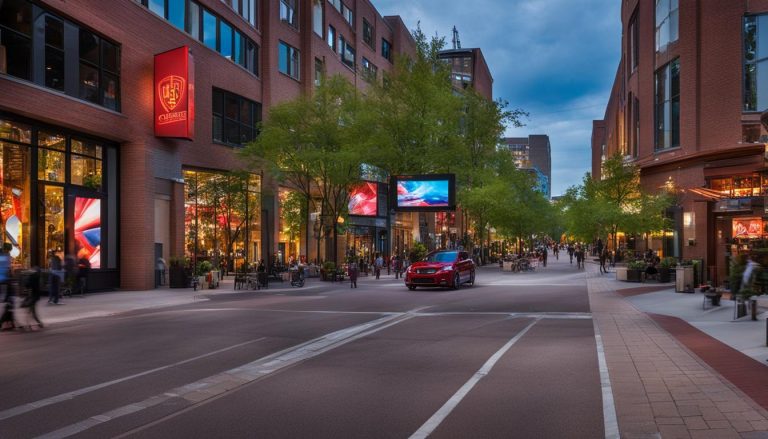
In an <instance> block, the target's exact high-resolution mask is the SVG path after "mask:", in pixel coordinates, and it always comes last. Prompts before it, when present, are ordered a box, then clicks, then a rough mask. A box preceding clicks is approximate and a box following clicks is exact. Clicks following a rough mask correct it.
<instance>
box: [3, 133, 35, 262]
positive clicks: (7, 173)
mask: <svg viewBox="0 0 768 439" xmlns="http://www.w3.org/2000/svg"><path fill="white" fill-rule="evenodd" d="M0 154H1V155H0V172H2V174H0V222H1V223H2V224H1V225H2V229H3V235H4V237H5V239H4V240H3V242H4V243H9V244H11V259H12V262H13V265H14V266H17V267H18V266H28V265H29V261H30V250H31V248H30V237H29V225H30V221H29V193H30V175H29V168H30V159H29V147H28V146H23V145H17V144H13V143H8V142H0Z"/></svg>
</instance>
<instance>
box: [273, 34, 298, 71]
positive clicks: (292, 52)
mask: <svg viewBox="0 0 768 439" xmlns="http://www.w3.org/2000/svg"><path fill="white" fill-rule="evenodd" d="M283 48H285V49H286V51H287V53H286V62H287V64H286V66H285V67H286V71H283V70H282V65H281V60H280V59H281V56H280V53H281V50H282V49H283ZM291 61H294V62H293V63H292V62H291ZM291 67H293V69H292V68H291ZM277 71H278V72H280V73H282V74H283V75H285V76H288V77H289V78H291V79H294V80H296V81H301V73H300V72H301V51H300V50H299V49H297V48H295V47H293V46H291V45H290V44H288V43H286V42H285V41H283V40H278V43H277ZM294 73H295V75H294Z"/></svg>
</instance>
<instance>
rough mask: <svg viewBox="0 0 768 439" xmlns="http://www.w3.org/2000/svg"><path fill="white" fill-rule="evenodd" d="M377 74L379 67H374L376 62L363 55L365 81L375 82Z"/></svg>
mask: <svg viewBox="0 0 768 439" xmlns="http://www.w3.org/2000/svg"><path fill="white" fill-rule="evenodd" d="M378 74H379V68H378V67H376V64H374V63H372V62H370V61H369V60H368V58H365V57H363V79H364V80H365V81H367V82H376V78H377V77H378Z"/></svg>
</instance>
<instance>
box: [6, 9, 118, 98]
mask: <svg viewBox="0 0 768 439" xmlns="http://www.w3.org/2000/svg"><path fill="white" fill-rule="evenodd" d="M35 8H37V7H35ZM40 12H41V13H37V12H36V13H35V19H34V22H33V21H32V4H31V3H29V2H27V1H21V0H13V1H6V2H3V3H1V4H0V38H1V39H0V42H2V46H3V47H4V48H5V54H6V56H5V59H2V60H0V72H2V73H6V74H9V75H11V76H15V77H18V78H21V79H26V80H28V81H34V82H36V83H38V84H40V85H43V86H45V87H48V88H51V89H54V90H58V91H61V92H65V93H67V94H71V95H74V96H76V97H78V98H80V99H83V100H86V101H89V102H92V103H94V104H97V105H101V106H103V107H107V108H109V109H111V110H115V111H119V110H120V48H119V47H118V46H117V45H115V44H113V43H111V42H109V41H107V40H105V39H103V38H101V37H100V36H98V35H96V34H94V33H93V32H90V31H88V30H87V29H84V28H81V27H79V26H77V25H76V24H74V23H71V22H68V21H66V20H63V19H61V18H59V17H56V16H54V15H52V14H49V13H47V12H45V11H44V10H43V11H40ZM33 29H34V30H35V34H36V35H40V40H41V41H40V44H35V45H34V46H33V45H32V38H31V36H32V31H33ZM65 49H66V50H65ZM67 58H71V59H72V64H69V63H68V62H67V61H66V60H67ZM41 64H42V65H41ZM66 65H72V66H73V68H72V69H71V70H69V71H70V72H71V74H69V75H67V74H66V72H67V71H68V68H65V66H66ZM33 71H39V72H43V74H42V75H41V76H40V77H39V78H38V77H36V76H33V74H32V72H33Z"/></svg>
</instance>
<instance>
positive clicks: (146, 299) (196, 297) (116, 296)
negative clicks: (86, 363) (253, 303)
mask: <svg viewBox="0 0 768 439" xmlns="http://www.w3.org/2000/svg"><path fill="white" fill-rule="evenodd" d="M319 287H320V281H319V280H318V279H314V278H313V279H307V282H306V284H305V286H304V287H302V288H301V289H302V290H306V289H316V288H319ZM292 290H295V288H293V287H291V284H290V282H282V283H281V282H280V281H276V282H275V281H273V282H271V283H270V288H268V289H262V290H246V289H240V290H235V289H234V283H233V278H232V277H231V276H230V277H229V278H227V279H225V280H223V281H222V282H221V283H220V285H219V287H218V288H215V289H202V290H201V289H198V290H197V291H193V290H192V288H167V287H161V288H158V289H155V290H147V291H110V292H102V293H92V294H87V295H85V296H73V297H65V298H62V300H61V301H60V304H59V305H49V304H48V303H47V300H48V299H47V297H46V296H43V297H42V298H41V300H40V302H39V303H38V305H37V311H38V315H39V316H40V320H42V321H43V324H45V325H50V324H57V323H64V322H71V321H75V320H80V319H87V318H93V317H105V316H111V315H116V314H122V313H126V312H129V311H137V310H142V309H154V308H165V307H171V306H179V305H187V304H190V303H196V302H201V301H207V300H209V299H208V298H209V297H210V296H215V295H220V294H275V293H281V292H286V291H292ZM16 312H17V315H16V319H17V320H18V321H19V322H20V323H21V324H24V325H26V324H27V313H26V311H25V310H24V309H21V308H18V307H17V309H16Z"/></svg>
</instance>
